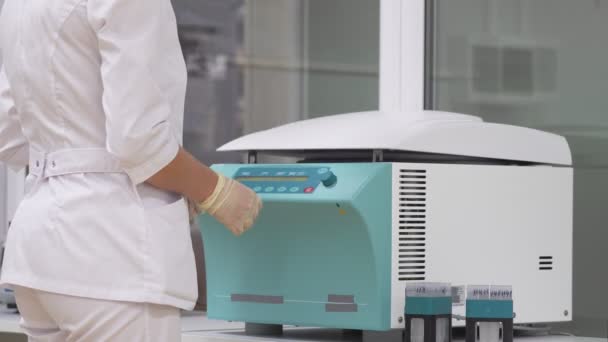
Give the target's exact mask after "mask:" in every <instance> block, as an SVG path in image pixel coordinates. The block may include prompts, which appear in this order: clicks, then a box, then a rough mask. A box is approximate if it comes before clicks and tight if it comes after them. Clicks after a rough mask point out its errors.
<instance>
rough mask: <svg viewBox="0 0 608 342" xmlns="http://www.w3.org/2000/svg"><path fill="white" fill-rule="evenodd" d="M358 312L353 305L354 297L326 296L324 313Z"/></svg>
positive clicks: (354, 304)
mask: <svg viewBox="0 0 608 342" xmlns="http://www.w3.org/2000/svg"><path fill="white" fill-rule="evenodd" d="M358 310H359V308H358V306H357V304H356V303H355V296H351V295H329V296H327V304H325V311H326V312H357V311H358Z"/></svg>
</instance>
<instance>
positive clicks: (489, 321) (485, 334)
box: [466, 285, 513, 342]
mask: <svg viewBox="0 0 608 342" xmlns="http://www.w3.org/2000/svg"><path fill="white" fill-rule="evenodd" d="M466 303H467V308H466V312H467V317H466V342H482V341H483V342H513V290H512V287H511V286H488V285H473V286H468V288H467V301H466Z"/></svg>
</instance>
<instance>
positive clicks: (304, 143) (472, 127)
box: [219, 111, 572, 165]
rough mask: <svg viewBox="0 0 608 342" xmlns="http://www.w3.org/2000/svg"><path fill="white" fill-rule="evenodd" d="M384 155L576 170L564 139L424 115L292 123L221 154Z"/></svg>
mask: <svg viewBox="0 0 608 342" xmlns="http://www.w3.org/2000/svg"><path fill="white" fill-rule="evenodd" d="M336 150H385V151H403V152H422V153H432V154H442V155H454V156H465V157H477V158H490V159H502V160H513V161H522V162H531V163H542V164H554V165H572V156H571V153H570V148H569V146H568V142H567V141H566V139H565V138H564V137H562V136H560V135H556V134H553V133H548V132H544V131H539V130H535V129H530V128H525V127H518V126H511V125H503V124H493V123H486V122H483V120H481V119H480V118H478V117H474V116H470V115H463V114H455V113H447V112H437V111H424V112H419V113H410V115H394V114H393V115H388V114H385V113H381V112H361V113H351V114H341V115H335V116H328V117H322V118H316V119H310V120H304V121H299V122H294V123H290V124H287V125H284V126H279V127H276V128H272V129H269V130H265V131H261V132H257V133H253V134H249V135H246V136H243V137H241V138H239V139H236V140H234V141H232V142H230V143H228V144H226V145H224V146H222V147H220V148H219V151H258V152H264V151H273V152H275V153H276V152H279V153H280V154H283V155H286V156H288V155H290V152H298V153H301V152H302V151H315V152H317V153H318V152H323V151H328V152H329V151H336Z"/></svg>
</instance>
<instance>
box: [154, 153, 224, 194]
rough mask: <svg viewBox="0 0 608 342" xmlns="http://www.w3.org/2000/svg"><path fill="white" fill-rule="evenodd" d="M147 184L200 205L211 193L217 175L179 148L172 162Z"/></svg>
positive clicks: (215, 183) (216, 180)
mask: <svg viewBox="0 0 608 342" xmlns="http://www.w3.org/2000/svg"><path fill="white" fill-rule="evenodd" d="M201 180H205V181H201ZM147 182H148V183H149V184H152V185H153V186H155V187H157V188H161V189H163V190H168V191H173V192H177V193H179V194H183V195H184V196H186V197H187V198H188V199H190V200H192V201H193V202H194V203H202V202H203V201H205V200H206V199H207V198H209V196H211V194H212V193H213V190H214V189H215V186H216V185H217V182H218V175H217V174H216V173H215V172H213V171H212V170H211V169H210V168H208V167H207V166H205V165H203V164H202V163H200V162H199V161H198V160H196V159H195V158H194V157H193V156H192V155H191V154H190V153H188V152H187V151H186V150H184V149H183V148H180V149H179V151H178V153H177V156H176V157H175V158H174V159H173V161H171V162H170V163H169V164H168V165H167V166H165V167H164V168H163V169H161V170H160V171H159V172H157V173H156V174H154V175H153V176H152V177H150V178H149V179H148V181H147Z"/></svg>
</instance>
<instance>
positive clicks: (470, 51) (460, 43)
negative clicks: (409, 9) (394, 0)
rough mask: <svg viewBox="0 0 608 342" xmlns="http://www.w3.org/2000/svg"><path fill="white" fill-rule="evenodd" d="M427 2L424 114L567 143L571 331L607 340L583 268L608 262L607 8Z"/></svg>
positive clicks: (478, 0)
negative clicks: (460, 116) (571, 171)
mask: <svg viewBox="0 0 608 342" xmlns="http://www.w3.org/2000/svg"><path fill="white" fill-rule="evenodd" d="M427 3H428V4H429V5H434V12H435V14H434V18H431V19H433V20H434V25H433V28H434V34H433V37H430V38H432V39H433V44H432V46H433V50H434V54H432V55H431V56H429V57H430V58H429V59H430V60H429V61H427V62H428V63H431V64H432V66H433V68H430V70H432V72H430V73H429V74H428V75H427V77H428V79H427V81H428V82H430V84H431V85H432V87H431V88H432V90H433V94H432V97H431V98H432V100H431V102H430V103H429V104H428V105H429V107H431V108H433V109H438V110H446V111H454V112H461V113H467V114H474V115H478V116H481V117H482V118H484V119H485V120H486V121H491V122H499V123H507V124H514V125H519V126H527V127H532V128H537V129H541V130H546V131H551V132H555V133H558V134H560V135H563V136H565V137H566V138H567V139H568V142H569V143H570V145H571V149H572V152H573V157H574V163H575V180H574V182H575V204H574V217H575V222H574V231H575V237H574V244H575V246H574V262H575V264H574V291H575V293H574V315H575V316H574V318H575V323H574V327H575V328H577V329H579V330H578V331H577V332H579V333H582V334H584V335H596V336H599V335H602V336H605V329H606V322H605V320H604V319H603V318H602V317H605V316H606V315H608V309H607V307H606V305H605V304H604V301H603V300H598V299H599V298H604V297H605V295H604V289H605V288H607V287H608V276H605V272H599V273H598V272H597V270H595V269H594V267H590V266H592V265H598V263H601V261H603V260H606V259H608V249H606V248H605V241H607V240H608V231H607V230H606V229H605V225H606V222H608V211H607V210H606V209H605V207H606V203H608V153H606V151H607V148H606V147H607V146H608V115H607V114H608V112H607V108H608V95H607V94H608V68H607V67H606V61H607V60H608V34H606V32H608V21H607V20H606V18H608V2H606V1H600V0H578V1H571V0H535V1H525V0H434V1H430V0H429V1H428V2H427ZM531 148H533V146H531ZM547 238H548V239H550V238H551V237H550V236H549V237H547ZM582 327H587V328H585V329H582Z"/></svg>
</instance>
